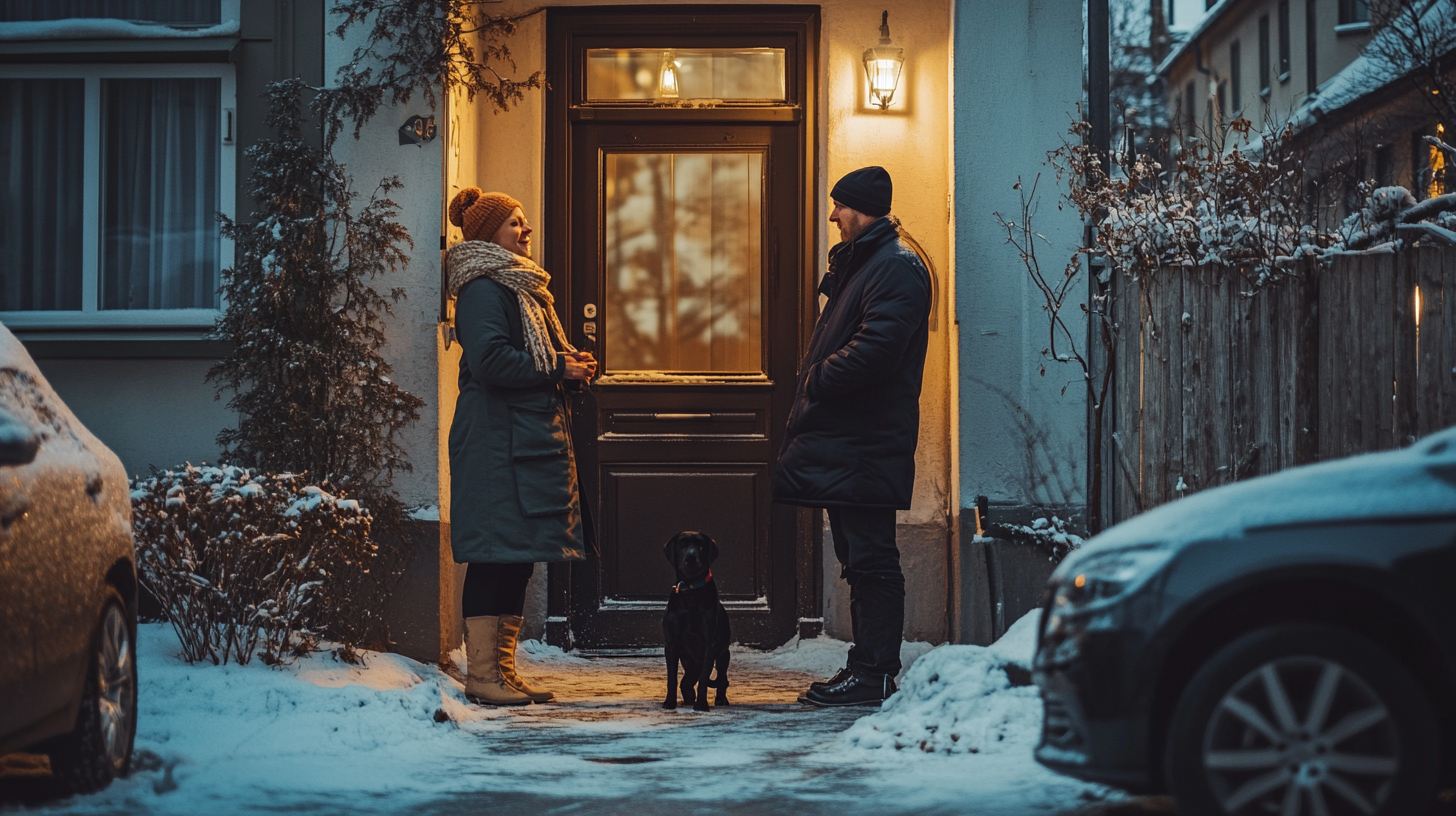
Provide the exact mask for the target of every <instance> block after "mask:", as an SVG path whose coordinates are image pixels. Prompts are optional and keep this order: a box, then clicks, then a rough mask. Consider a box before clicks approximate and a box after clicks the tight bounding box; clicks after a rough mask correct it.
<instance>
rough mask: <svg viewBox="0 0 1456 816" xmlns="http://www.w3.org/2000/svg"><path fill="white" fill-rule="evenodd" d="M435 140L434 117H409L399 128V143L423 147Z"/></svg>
mask: <svg viewBox="0 0 1456 816" xmlns="http://www.w3.org/2000/svg"><path fill="white" fill-rule="evenodd" d="M434 138H435V117H433V116H430V117H424V116H411V117H410V118H408V119H406V120H404V124H402V125H400V126H399V143H400V144H402V145H407V144H412V145H423V144H424V143H425V142H429V141H433V140H434Z"/></svg>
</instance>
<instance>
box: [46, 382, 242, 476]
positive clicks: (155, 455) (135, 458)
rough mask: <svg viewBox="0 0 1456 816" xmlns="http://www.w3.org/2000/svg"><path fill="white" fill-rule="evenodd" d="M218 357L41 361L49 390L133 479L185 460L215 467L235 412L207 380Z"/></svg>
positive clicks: (233, 424)
mask: <svg viewBox="0 0 1456 816" xmlns="http://www.w3.org/2000/svg"><path fill="white" fill-rule="evenodd" d="M214 362H215V361H213V360H188V359H157V360H135V359H133V360H128V359H119V360H118V359H112V360H94V359H92V360H86V359H50V360H40V361H39V365H40V366H41V370H42V371H43V372H44V373H45V377H46V379H47V380H48V381H49V382H50V384H51V387H53V388H55V389H56V393H57V394H59V395H60V397H61V400H62V401H64V402H65V403H66V405H67V406H69V407H70V408H71V410H72V411H73V412H75V414H76V418H77V419H80V420H81V423H82V424H83V425H85V426H86V428H87V429H88V430H90V431H91V433H93V434H96V438H98V439H100V440H101V441H103V442H104V443H106V446H107V447H109V448H111V450H112V452H114V453H115V454H116V455H117V456H118V457H120V458H121V463H122V465H124V466H125V467H126V472H127V475H128V476H146V475H147V474H148V473H150V472H151V469H152V468H153V467H156V468H159V469H164V468H170V467H176V466H177V465H180V464H182V463H184V462H191V463H192V464H194V465H199V464H202V463H203V462H207V463H209V464H212V463H216V462H217V458H218V447H217V441H216V440H217V433H218V430H220V429H222V428H235V427H237V421H238V418H237V414H235V413H234V412H232V411H230V410H228V409H227V407H226V406H224V404H223V403H222V402H219V401H217V400H214V399H213V394H214V393H215V389H214V387H213V386H211V385H209V384H207V383H206V382H205V381H204V379H205V377H206V376H207V369H208V368H210V367H211V366H212V364H213V363H214Z"/></svg>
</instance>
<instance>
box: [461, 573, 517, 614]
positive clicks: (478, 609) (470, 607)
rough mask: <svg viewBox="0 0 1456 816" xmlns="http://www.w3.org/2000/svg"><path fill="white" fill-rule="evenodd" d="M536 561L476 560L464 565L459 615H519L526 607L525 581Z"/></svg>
mask: <svg viewBox="0 0 1456 816" xmlns="http://www.w3.org/2000/svg"><path fill="white" fill-rule="evenodd" d="M535 568H536V565H535V564H476V563H472V564H471V565H470V566H468V567H466V568H465V586H464V588H463V589H462V590H461V592H460V611H461V613H462V617H466V618H478V617H480V616H481V615H519V614H521V612H522V611H523V610H525V608H526V582H528V581H530V580H531V571H532V570H534V569H535Z"/></svg>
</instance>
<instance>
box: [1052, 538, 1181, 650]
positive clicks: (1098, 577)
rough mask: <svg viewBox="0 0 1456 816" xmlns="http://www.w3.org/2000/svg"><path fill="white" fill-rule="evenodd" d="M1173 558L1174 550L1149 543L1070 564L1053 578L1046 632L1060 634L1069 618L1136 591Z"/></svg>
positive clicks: (1091, 555) (1113, 601)
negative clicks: (1053, 583)
mask: <svg viewBox="0 0 1456 816" xmlns="http://www.w3.org/2000/svg"><path fill="white" fill-rule="evenodd" d="M1172 557H1173V551H1172V550H1171V549H1169V548H1167V547H1165V546H1163V545H1160V544H1147V545H1142V546H1136V547H1123V548H1119V549H1116V550H1110V551H1107V552H1099V553H1092V554H1089V555H1087V556H1085V557H1083V558H1079V559H1077V560H1076V561H1074V562H1072V563H1070V564H1067V565H1066V566H1067V567H1068V569H1067V570H1065V571H1063V570H1057V572H1058V573H1060V574H1058V575H1054V576H1053V580H1054V582H1055V587H1054V590H1053V596H1052V604H1051V609H1050V610H1049V611H1048V619H1047V631H1048V632H1049V633H1055V632H1057V631H1060V630H1061V629H1062V627H1063V625H1064V624H1065V622H1066V617H1067V616H1068V615H1079V616H1080V613H1089V612H1094V611H1096V610H1098V609H1101V608H1103V607H1107V606H1111V605H1112V604H1114V603H1116V602H1117V601H1118V600H1119V599H1121V598H1123V597H1125V596H1127V595H1129V594H1131V593H1133V592H1135V591H1136V590H1138V589H1139V588H1141V587H1142V585H1143V584H1145V583H1147V581H1148V579H1150V578H1152V577H1153V576H1154V575H1156V574H1157V573H1158V571H1159V570H1161V569H1162V568H1163V566H1164V565H1165V564H1167V563H1168V560H1169V559H1171V558H1172Z"/></svg>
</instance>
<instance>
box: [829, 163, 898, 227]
mask: <svg viewBox="0 0 1456 816" xmlns="http://www.w3.org/2000/svg"><path fill="white" fill-rule="evenodd" d="M890 192H891V190H890V174H889V173H887V172H885V168H883V167H861V168H860V169H858V170H855V171H854V172H852V173H846V174H845V176H844V178H842V179H840V180H839V181H838V182H836V183H835V185H834V189H833V190H830V191H829V197H830V198H832V199H834V200H835V201H838V202H839V203H840V204H843V205H844V206H846V207H849V208H850V209H852V210H859V211H860V212H862V213H864V214H865V215H872V216H874V217H875V218H879V217H880V216H882V215H889V214H890Z"/></svg>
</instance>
